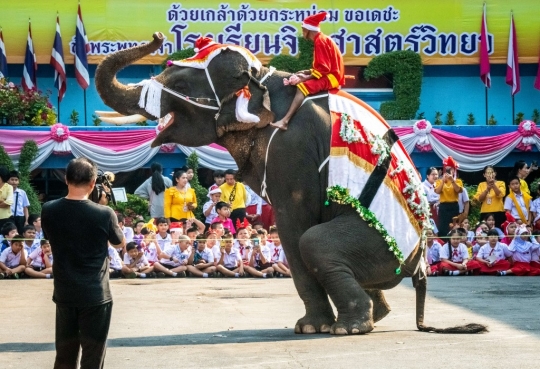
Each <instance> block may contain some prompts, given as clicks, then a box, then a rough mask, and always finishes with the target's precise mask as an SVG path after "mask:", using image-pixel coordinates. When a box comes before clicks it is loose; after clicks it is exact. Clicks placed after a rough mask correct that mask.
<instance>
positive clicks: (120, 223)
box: [116, 214, 134, 243]
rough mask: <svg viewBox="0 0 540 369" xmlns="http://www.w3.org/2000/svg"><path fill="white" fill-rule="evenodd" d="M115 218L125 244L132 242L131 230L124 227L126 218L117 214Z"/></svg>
mask: <svg viewBox="0 0 540 369" xmlns="http://www.w3.org/2000/svg"><path fill="white" fill-rule="evenodd" d="M116 217H117V218H118V226H119V227H120V229H121V230H122V233H124V237H125V238H126V243H129V242H131V241H133V235H134V233H133V228H131V227H128V226H126V217H125V216H124V214H117V215H116Z"/></svg>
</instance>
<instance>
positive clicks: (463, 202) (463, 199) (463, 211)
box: [455, 187, 470, 226]
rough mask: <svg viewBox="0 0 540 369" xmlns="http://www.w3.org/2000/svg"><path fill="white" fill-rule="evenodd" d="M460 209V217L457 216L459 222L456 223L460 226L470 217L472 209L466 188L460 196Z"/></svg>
mask: <svg viewBox="0 0 540 369" xmlns="http://www.w3.org/2000/svg"><path fill="white" fill-rule="evenodd" d="M458 209H459V210H458V211H459V215H458V216H457V222H455V223H457V225H458V226H460V224H461V223H463V221H464V220H465V219H467V217H468V216H469V209H470V201H469V194H468V193H467V189H466V188H465V187H463V191H461V192H460V194H459V195H458Z"/></svg>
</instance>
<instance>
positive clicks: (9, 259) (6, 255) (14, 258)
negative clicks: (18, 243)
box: [0, 247, 28, 269]
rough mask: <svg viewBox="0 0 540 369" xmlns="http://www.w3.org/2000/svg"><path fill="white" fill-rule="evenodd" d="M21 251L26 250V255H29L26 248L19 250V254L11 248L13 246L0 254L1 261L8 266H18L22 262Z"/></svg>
mask: <svg viewBox="0 0 540 369" xmlns="http://www.w3.org/2000/svg"><path fill="white" fill-rule="evenodd" d="M21 252H24V257H25V258H26V257H28V254H27V253H26V250H25V249H24V247H23V249H22V250H21V251H19V252H18V253H17V254H15V253H14V252H13V250H11V247H8V248H7V249H5V250H4V251H2V254H0V262H2V263H4V265H5V266H7V267H8V268H10V269H11V268H16V267H18V266H19V264H20V263H21V255H22V254H21Z"/></svg>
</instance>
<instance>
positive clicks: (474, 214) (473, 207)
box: [463, 183, 481, 231]
mask: <svg viewBox="0 0 540 369" xmlns="http://www.w3.org/2000/svg"><path fill="white" fill-rule="evenodd" d="M463 187H464V189H465V190H466V191H467V194H468V195H469V215H468V216H467V218H468V219H469V223H470V225H471V231H474V229H472V228H473V227H474V225H475V224H478V222H479V221H480V208H481V204H480V203H479V202H478V201H475V200H473V198H474V195H476V190H477V189H478V185H468V184H466V183H463Z"/></svg>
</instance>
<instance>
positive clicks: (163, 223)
mask: <svg viewBox="0 0 540 369" xmlns="http://www.w3.org/2000/svg"><path fill="white" fill-rule="evenodd" d="M168 230H169V221H168V220H167V218H158V220H157V234H156V242H157V244H158V245H159V248H160V249H161V250H165V248H166V247H167V246H169V245H170V244H171V242H172V238H171V235H170V234H169V233H167V231H168Z"/></svg>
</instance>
